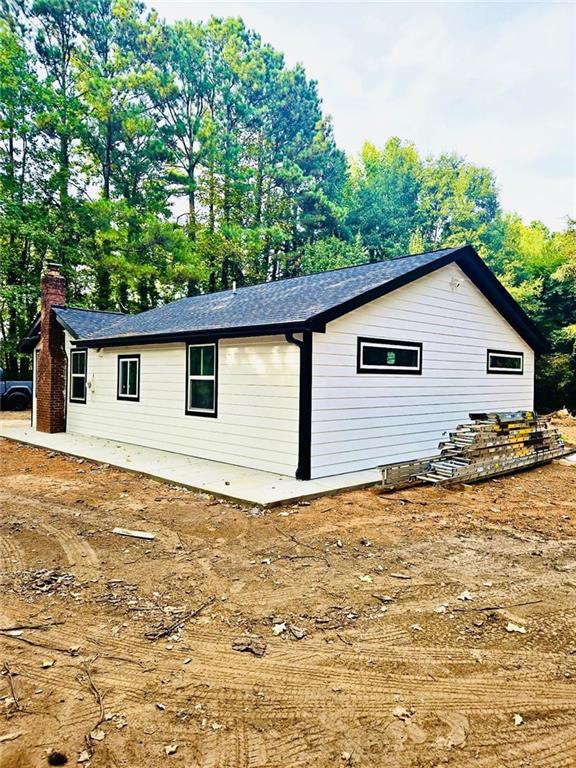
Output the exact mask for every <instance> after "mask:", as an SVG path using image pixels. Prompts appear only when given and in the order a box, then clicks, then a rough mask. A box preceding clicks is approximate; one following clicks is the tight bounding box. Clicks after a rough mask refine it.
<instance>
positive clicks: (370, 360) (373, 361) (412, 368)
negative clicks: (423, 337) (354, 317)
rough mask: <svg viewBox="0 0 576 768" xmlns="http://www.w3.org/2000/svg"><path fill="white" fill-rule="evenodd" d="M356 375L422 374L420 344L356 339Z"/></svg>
mask: <svg viewBox="0 0 576 768" xmlns="http://www.w3.org/2000/svg"><path fill="white" fill-rule="evenodd" d="M357 372H358V373H407V374H410V373H412V374H420V373H422V344H420V343H419V342H412V341H391V340H389V339H365V338H359V339H358V360H357Z"/></svg>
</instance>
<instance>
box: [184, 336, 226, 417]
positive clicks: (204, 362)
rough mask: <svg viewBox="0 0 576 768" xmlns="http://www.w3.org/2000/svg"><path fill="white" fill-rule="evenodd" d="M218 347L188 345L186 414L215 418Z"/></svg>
mask: <svg viewBox="0 0 576 768" xmlns="http://www.w3.org/2000/svg"><path fill="white" fill-rule="evenodd" d="M217 402H218V345H217V344H216V343H211V344H188V347H187V351H186V413H187V414H188V415H190V416H216V410H217Z"/></svg>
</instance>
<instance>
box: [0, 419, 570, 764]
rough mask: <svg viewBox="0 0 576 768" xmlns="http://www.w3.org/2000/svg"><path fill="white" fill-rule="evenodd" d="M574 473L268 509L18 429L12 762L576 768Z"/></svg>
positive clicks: (9, 600) (0, 634)
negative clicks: (27, 439) (29, 438)
mask: <svg viewBox="0 0 576 768" xmlns="http://www.w3.org/2000/svg"><path fill="white" fill-rule="evenodd" d="M567 428H568V429H572V426H571V425H568V427H567ZM575 489H576V467H570V466H564V465H562V464H558V463H555V464H551V465H548V466H545V467H543V468H539V469H535V470H532V471H529V472H523V473H521V474H518V475H515V476H509V477H505V478H500V479H496V480H493V481H490V482H485V483H482V484H477V485H474V486H470V487H468V488H461V489H458V490H449V489H435V488H417V489H411V490H407V491H403V492H397V493H394V494H390V495H380V494H379V493H377V492H376V491H374V490H363V491H357V492H351V493H346V494H342V495H340V496H332V497H325V498H321V499H318V500H316V501H313V502H310V503H304V504H300V505H292V506H289V507H286V508H274V509H271V510H268V511H262V510H260V509H258V508H246V507H242V506H240V505H238V504H233V503H230V502H223V501H219V500H217V499H213V498H210V497H209V496H207V495H202V494H196V493H192V492H189V491H186V490H184V489H181V488H177V487H173V486H168V485H163V484H161V483H157V482H154V481H151V480H148V479H143V478H140V477H138V476H135V475H131V474H128V473H124V472H121V471H116V470H113V469H107V468H103V467H100V466H97V465H94V464H91V463H90V462H88V461H82V460H75V459H70V458H64V457H61V456H58V455H55V454H53V453H50V452H48V451H45V450H42V449H35V448H31V447H25V446H22V445H18V444H15V443H11V442H9V441H7V440H1V441H0V505H1V510H2V513H1V516H0V569H1V581H0V590H1V601H0V630H1V631H0V644H1V647H2V652H1V654H0V667H1V669H0V705H1V707H2V715H1V719H0V766H1V768H8V767H9V766H10V768H28V767H30V768H36V767H37V766H38V767H40V766H47V765H50V764H54V765H56V764H64V763H62V762H60V763H58V760H60V761H62V760H64V759H66V760H67V761H68V762H67V763H66V764H70V765H76V764H77V761H78V759H80V760H82V761H83V762H81V763H80V764H81V765H84V766H93V767H94V768H103V767H104V766H106V767H108V766H131V767H133V768H141V766H147V767H148V768H157V767H158V766H174V767H177V766H181V767H182V768H184V767H186V768H195V767H202V768H208V766H210V767H211V768H240V767H242V768H256V767H257V766H261V767H264V766H266V768H273V767H276V766H277V767H278V768H280V767H282V768H293V767H294V768H295V767H296V766H315V767H316V766H317V767H319V768H324V766H331V767H334V766H336V767H338V766H372V767H373V768H405V767H408V766H415V767H416V766H418V767H419V768H424V767H426V768H428V767H429V768H432V767H433V766H434V767H436V766H445V765H446V766H458V767H462V768H464V767H466V768H469V767H470V766H478V768H480V767H482V768H488V767H490V768H492V767H494V768H496V767H498V768H500V767H503V766H506V768H528V767H531V768H552V767H555V768H560V767H566V768H568V766H574V765H576V686H575V679H576V612H575V606H576V547H575V543H576V493H575ZM116 526H120V527H122V528H129V529H140V530H144V531H148V532H151V533H154V534H155V539H154V540H151V541H150V540H144V539H134V538H127V537H123V536H119V535H116V534H114V533H112V529H113V528H114V527H116ZM234 646H236V647H237V648H242V647H244V648H248V649H250V648H252V650H253V651H255V652H262V651H265V652H264V655H263V656H257V655H255V653H253V652H250V650H245V651H239V650H235V649H234ZM56 752H57V753H59V754H60V757H58V755H55V754H53V753H56ZM51 754H52V757H50V755H51ZM49 760H51V761H52V763H50V762H49Z"/></svg>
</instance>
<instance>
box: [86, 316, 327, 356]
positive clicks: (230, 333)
mask: <svg viewBox="0 0 576 768" xmlns="http://www.w3.org/2000/svg"><path fill="white" fill-rule="evenodd" d="M311 325H312V324H311V323H310V322H306V321H298V322H294V323H282V324H281V325H250V326H244V327H239V328H221V329H220V328H214V329H211V328H204V329H202V330H199V331H177V332H172V333H149V334H144V335H142V334H138V335H132V336H111V337H109V338H102V339H96V338H93V339H74V340H73V341H72V343H73V344H76V345H80V346H82V347H89V348H91V349H99V348H100V347H127V346H135V345H142V344H169V343H170V342H176V341H184V342H185V341H192V340H195V339H202V340H204V339H211V340H214V339H241V338H244V337H245V336H279V335H280V336H282V335H285V334H286V333H302V332H304V331H306V330H307V329H309V328H310V327H311ZM323 328H324V326H323V324H322V323H317V324H315V325H314V330H319V331H322V330H323Z"/></svg>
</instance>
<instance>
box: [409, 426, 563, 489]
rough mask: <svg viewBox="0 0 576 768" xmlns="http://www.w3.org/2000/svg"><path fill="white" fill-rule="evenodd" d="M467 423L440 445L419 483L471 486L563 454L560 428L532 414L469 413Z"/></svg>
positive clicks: (419, 476) (419, 475) (421, 475)
mask: <svg viewBox="0 0 576 768" xmlns="http://www.w3.org/2000/svg"><path fill="white" fill-rule="evenodd" d="M470 419H471V422H470V423H468V424H460V425H459V426H458V427H456V429H455V430H454V431H453V432H450V435H449V439H448V440H447V441H445V442H441V443H440V446H439V448H440V455H439V456H437V457H434V458H433V459H432V460H431V461H430V462H429V464H428V469H427V470H426V471H425V472H422V473H420V474H418V475H417V479H418V480H421V481H423V482H427V483H434V484H441V483H446V484H447V483H454V482H472V481H474V480H481V479H484V478H488V477H493V476H494V475H502V474H506V473H507V472H515V471H517V470H519V469H523V468H525V467H530V466H533V465H536V464H543V463H545V462H547V461H551V460H552V459H554V458H556V457H558V456H562V455H563V454H564V453H565V452H566V449H565V447H564V442H563V440H562V436H561V435H560V432H559V431H558V429H555V428H554V427H552V426H551V425H550V424H549V422H547V421H546V420H545V419H542V418H539V417H538V415H537V414H536V413H534V412H533V411H517V412H514V413H471V414H470Z"/></svg>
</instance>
